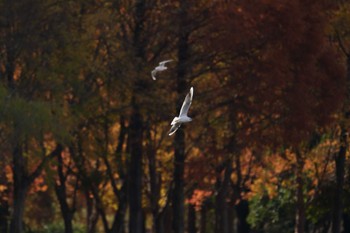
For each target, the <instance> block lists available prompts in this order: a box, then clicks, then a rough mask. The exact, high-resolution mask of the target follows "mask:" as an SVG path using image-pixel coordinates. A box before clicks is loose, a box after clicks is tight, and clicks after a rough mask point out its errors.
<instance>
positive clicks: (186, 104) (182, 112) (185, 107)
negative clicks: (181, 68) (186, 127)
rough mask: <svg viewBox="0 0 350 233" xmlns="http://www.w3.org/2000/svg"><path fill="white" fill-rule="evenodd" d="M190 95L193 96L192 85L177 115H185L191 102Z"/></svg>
mask: <svg viewBox="0 0 350 233" xmlns="http://www.w3.org/2000/svg"><path fill="white" fill-rule="evenodd" d="M192 97H193V87H191V89H190V92H189V93H188V94H187V95H186V98H185V100H184V102H183V104H182V107H181V110H180V114H179V117H181V116H187V112H188V109H189V108H190V106H191V103H192Z"/></svg>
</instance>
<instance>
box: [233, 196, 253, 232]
mask: <svg viewBox="0 0 350 233" xmlns="http://www.w3.org/2000/svg"><path fill="white" fill-rule="evenodd" d="M236 213H237V220H238V221H237V232H238V233H249V232H250V226H249V224H248V222H247V217H248V214H249V203H248V201H247V200H241V201H240V202H239V203H238V204H237V205H236ZM230 221H232V220H231V219H230Z"/></svg>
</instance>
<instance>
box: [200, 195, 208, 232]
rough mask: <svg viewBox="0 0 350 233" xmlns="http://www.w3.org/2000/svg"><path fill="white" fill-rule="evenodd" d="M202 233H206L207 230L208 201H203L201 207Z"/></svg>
mask: <svg viewBox="0 0 350 233" xmlns="http://www.w3.org/2000/svg"><path fill="white" fill-rule="evenodd" d="M199 232H200V233H206V232H207V203H206V201H204V202H203V204H202V207H201V221H200V230H199Z"/></svg>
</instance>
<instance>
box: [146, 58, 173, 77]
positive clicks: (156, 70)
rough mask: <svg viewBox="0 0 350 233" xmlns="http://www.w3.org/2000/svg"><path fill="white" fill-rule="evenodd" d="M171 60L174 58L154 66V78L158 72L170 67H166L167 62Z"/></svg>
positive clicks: (152, 73)
mask: <svg viewBox="0 0 350 233" xmlns="http://www.w3.org/2000/svg"><path fill="white" fill-rule="evenodd" d="M171 61H173V60H165V61H162V62H159V65H158V66H157V67H156V68H154V70H152V72H151V75H152V78H153V80H156V74H157V72H161V71H164V70H166V69H168V67H166V66H165V64H166V63H168V62H171Z"/></svg>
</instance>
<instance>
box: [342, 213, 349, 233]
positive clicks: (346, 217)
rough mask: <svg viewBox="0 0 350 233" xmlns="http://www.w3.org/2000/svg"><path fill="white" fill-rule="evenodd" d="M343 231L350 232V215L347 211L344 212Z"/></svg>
mask: <svg viewBox="0 0 350 233" xmlns="http://www.w3.org/2000/svg"><path fill="white" fill-rule="evenodd" d="M343 228H344V231H343V233H350V216H349V214H347V213H344V214H343Z"/></svg>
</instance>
